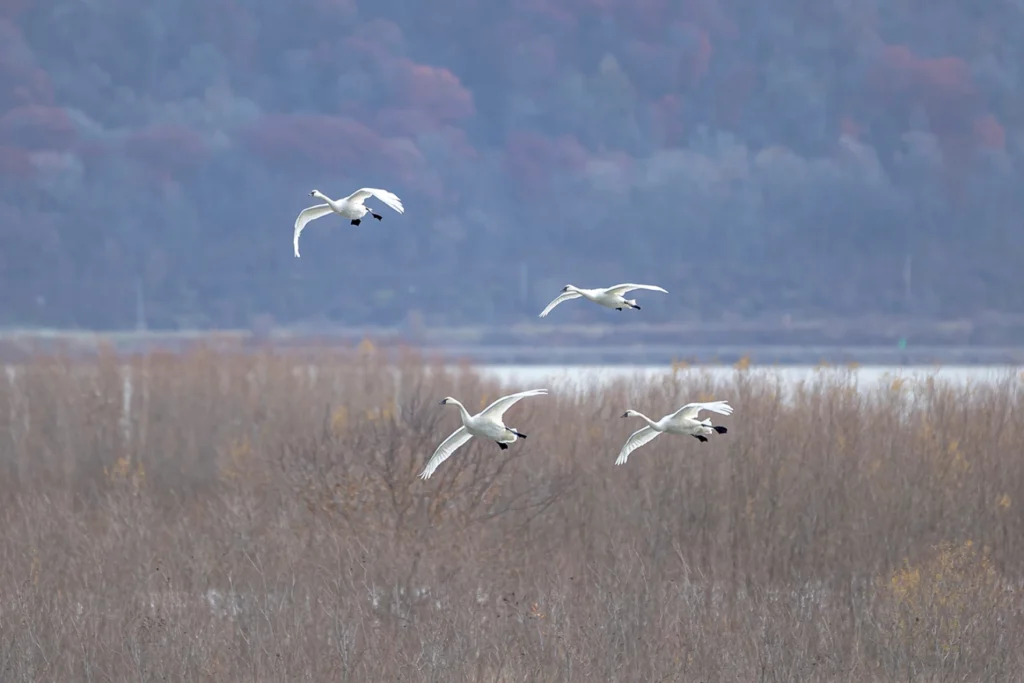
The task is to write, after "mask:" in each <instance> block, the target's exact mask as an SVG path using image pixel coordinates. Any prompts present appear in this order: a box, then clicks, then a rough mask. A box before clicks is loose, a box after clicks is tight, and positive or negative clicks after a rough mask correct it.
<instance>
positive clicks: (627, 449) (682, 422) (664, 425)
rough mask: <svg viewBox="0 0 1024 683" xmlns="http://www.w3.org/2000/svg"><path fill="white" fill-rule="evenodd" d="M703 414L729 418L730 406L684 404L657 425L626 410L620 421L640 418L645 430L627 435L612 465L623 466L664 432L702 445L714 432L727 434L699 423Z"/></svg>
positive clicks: (723, 402)
mask: <svg viewBox="0 0 1024 683" xmlns="http://www.w3.org/2000/svg"><path fill="white" fill-rule="evenodd" d="M702 410H707V411H709V412H712V413H718V414H719V415H732V406H731V405H729V402H728V401H712V402H710V403H687V404H686V405H685V406H683V407H682V408H680V409H679V410H677V411H676V412H674V413H672V414H671V415H666V416H665V417H663V418H661V419H660V420H658V421H657V422H654V421H653V420H651V418H649V417H647V416H646V415H644V414H643V413H638V412H637V411H635V410H627V411H626V412H625V413H623V414H622V417H642V418H643V419H644V421H645V422H646V423H647V426H646V427H641V428H640V429H638V430H636V431H635V432H633V433H632V434H630V436H629V438H628V439H627V440H626V443H625V445H624V446H623V447H622V450H621V451H619V457H618V458H616V459H615V464H616V465H624V464H625V463H626V459H627V458H629V454H630V453H632V452H633V451H635V450H636V449H638V448H640V447H641V446H643V445H644V444H646V443H647V442H649V441H651V440H652V439H654V437H656V436H658V435H659V434H662V433H664V432H668V433H669V434H689V435H690V436H692V437H694V438H695V439H697V440H699V441H701V442H702V443H703V442H705V441H707V440H708V436H710V435H711V434H713V433H715V432H718V433H719V434H725V433H726V432H727V431H729V430H728V429H726V428H725V427H722V426H715V427H712V426H711V419H710V418H706V419H704V420H698V419H697V413H699V412H700V411H702Z"/></svg>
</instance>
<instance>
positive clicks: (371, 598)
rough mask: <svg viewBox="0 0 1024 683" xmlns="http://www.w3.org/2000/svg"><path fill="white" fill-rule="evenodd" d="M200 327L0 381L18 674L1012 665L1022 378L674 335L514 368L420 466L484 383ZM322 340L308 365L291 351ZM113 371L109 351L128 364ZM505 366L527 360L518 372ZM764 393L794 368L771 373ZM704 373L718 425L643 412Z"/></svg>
mask: <svg viewBox="0 0 1024 683" xmlns="http://www.w3.org/2000/svg"><path fill="white" fill-rule="evenodd" d="M360 353H361V355H360V357H359V358H358V359H357V360H355V361H353V360H351V359H348V358H342V357H340V356H337V355H334V354H332V353H331V352H330V351H328V350H324V351H318V352H313V353H310V354H306V355H297V354H296V355H280V354H275V353H274V352H273V351H271V350H268V351H266V352H263V353H250V354H241V353H237V354H236V353H230V352H223V351H212V350H202V349H200V350H197V351H194V352H191V353H189V354H188V355H182V356H178V355H163V354H159V353H153V354H150V355H145V356H138V357H118V356H116V355H114V354H113V353H110V352H108V353H104V354H102V355H101V356H100V357H99V358H98V359H95V360H90V361H80V362H71V361H69V360H67V359H65V358H61V357H59V356H58V357H36V358H34V359H33V360H31V361H30V362H27V363H26V364H24V365H22V366H20V367H19V368H18V370H17V372H16V373H15V374H14V376H13V379H8V380H7V381H0V421H2V424H0V426H2V429H0V439H2V441H0V444H2V454H3V457H2V460H0V467H2V470H0V471H2V474H3V476H2V477H0V523H2V526H3V529H4V532H3V536H2V539H0V643H2V645H0V669H2V670H3V672H4V674H3V679H4V680H9V681H27V680H33V681H37V680H38V681H44V680H45V681H53V680H67V681H70V680H75V681H219V682H224V681H283V680H307V681H327V680H332V681H333V680H352V681H384V680H388V681H584V680H600V681H658V680H673V681H708V680H737V681H739V680H742V681H787V682H788V681H795V680H800V681H883V680H901V681H917V680H920V681H945V680H949V681H953V680H957V681H959V680H972V681H984V680H1006V679H1007V678H1010V677H1012V675H1014V674H1016V673H1017V672H1019V671H1021V670H1022V669H1024V621H1022V618H1021V614H1022V604H1021V593H1020V590H1021V586H1022V582H1021V579H1022V573H1024V545H1022V543H1024V524H1022V520H1024V517H1022V510H1024V507H1022V505H1024V410H1022V405H1021V400H1022V399H1021V394H1020V392H1019V387H1020V385H1021V379H1020V378H1019V377H1018V376H1016V375H1014V374H1013V373H1008V374H1007V376H1006V377H1005V379H1004V380H1003V381H1001V382H999V383H995V384H985V385H980V386H967V387H958V386H953V385H945V384H941V383H937V382H935V381H932V380H925V381H921V382H916V383H914V382H908V381H905V380H894V381H893V382H892V383H891V384H882V385H879V386H877V387H857V386H856V385H855V378H854V376H853V375H852V374H851V373H849V372H844V371H842V370H839V371H835V370H823V371H822V372H820V373H818V374H817V375H816V377H815V378H814V379H813V380H812V381H809V382H806V383H804V384H802V385H800V386H799V387H797V388H796V389H795V390H793V391H789V392H783V387H782V386H781V385H780V383H779V382H778V381H776V380H773V379H772V378H771V377H765V376H758V375H755V374H753V373H752V372H751V371H749V370H748V369H743V368H741V369H738V370H737V371H736V373H735V375H733V376H732V377H731V378H730V379H728V380H727V381H723V380H721V379H715V378H713V377H712V376H711V375H710V374H705V373H702V372H701V371H700V369H699V368H677V369H676V370H675V371H674V372H673V373H672V374H667V375H666V377H665V379H664V380H663V381H660V382H654V383H650V382H648V383H644V384H640V383H639V382H625V381H622V382H617V383H614V384H611V385H608V386H604V387H600V388H596V389H591V390H588V391H584V392H580V393H575V392H569V391H567V390H560V387H559V386H557V385H555V386H551V387H549V388H550V389H551V394H550V395H549V396H546V397H539V398H535V399H530V400H526V401H523V402H521V403H519V404H518V405H516V406H515V407H514V408H513V409H512V410H510V411H509V413H508V414H507V415H506V418H507V420H508V422H509V424H512V425H514V426H516V427H518V428H519V429H521V430H522V431H524V432H525V433H527V434H528V435H529V438H528V439H526V440H521V441H519V442H517V443H516V444H515V445H514V446H513V447H512V448H511V449H509V450H508V451H505V452H501V451H499V450H498V449H497V447H496V446H495V445H494V444H490V443H481V442H479V441H478V440H474V441H472V442H470V443H469V444H468V445H467V446H465V447H464V448H463V449H462V450H460V451H459V452H458V453H457V454H456V455H455V456H453V457H452V458H451V459H449V460H448V461H447V462H445V463H444V465H442V467H441V468H440V469H439V470H438V471H437V473H436V474H435V475H434V477H433V478H431V479H430V480H429V481H426V482H423V481H421V480H419V479H418V478H417V477H416V474H417V473H418V472H419V471H420V469H421V468H422V466H423V464H424V463H425V461H426V459H427V458H428V457H429V456H430V454H431V453H432V452H433V449H434V448H435V447H436V445H437V444H438V443H440V441H441V440H442V439H444V438H445V437H446V436H447V435H448V434H449V433H450V432H451V431H452V430H454V429H455V427H456V426H457V425H458V417H457V414H456V412H455V411H454V410H452V409H450V408H445V407H442V406H439V405H437V403H438V401H439V400H440V398H442V397H444V396H446V395H449V394H450V395H455V396H458V397H459V398H461V399H463V400H464V401H465V402H466V403H467V406H468V407H470V408H471V409H472V408H474V407H478V408H482V407H483V406H484V405H486V403H488V402H489V401H491V400H493V399H494V398H496V397H497V396H498V395H500V392H501V390H502V387H499V386H497V385H495V384H493V383H491V382H488V381H485V380H483V379H481V377H480V376H478V375H476V374H475V373H474V372H473V371H472V368H469V367H462V368H460V369H458V370H455V371H452V370H446V369H445V367H444V366H442V365H441V364H440V363H437V362H431V361H429V360H426V359H422V358H419V357H417V356H416V355H415V354H414V353H411V352H410V353H407V354H406V355H405V356H404V357H403V358H401V359H400V360H399V361H398V362H397V364H394V365H386V364H385V363H384V361H383V360H382V359H381V358H379V357H378V356H377V354H376V352H375V351H374V349H373V348H372V346H370V345H365V346H364V347H363V348H362V349H361V351H360ZM310 364H312V365H313V366H314V367H315V368H316V370H315V372H311V371H310V370H309V369H308V366H309V365H310ZM125 373H128V375H130V378H131V391H130V394H129V393H126V391H125V381H124V376H125ZM512 388H514V389H517V390H518V389H525V388H531V387H525V386H523V387H518V386H517V387H512ZM784 394H785V395H784ZM712 398H714V399H728V400H729V401H730V402H731V403H732V404H733V405H734V406H735V408H736V413H735V414H734V415H733V416H731V417H725V418H720V417H717V416H716V423H719V422H720V423H722V424H725V425H727V426H728V427H729V428H730V430H729V433H728V434H726V435H723V436H721V437H717V438H712V439H711V440H710V441H709V443H707V444H700V443H698V442H697V441H696V440H692V439H686V438H683V437H672V436H666V437H662V438H659V439H656V440H655V441H653V442H651V443H650V444H649V445H648V446H646V447H644V448H643V449H642V450H639V451H637V452H636V453H634V454H633V456H632V457H631V458H630V460H629V463H628V464H627V465H626V466H624V467H616V466H614V465H613V462H614V460H615V456H616V454H617V452H618V449H619V447H620V446H621V445H622V443H623V442H624V441H625V439H626V437H627V436H628V435H629V434H630V433H631V432H632V431H633V430H634V429H636V428H638V426H639V425H638V424H637V423H636V422H635V421H633V420H623V419H619V416H620V415H621V414H622V412H623V411H624V410H625V409H626V408H635V409H637V410H641V411H643V412H645V413H647V414H649V415H651V416H653V417H655V418H657V417H660V416H661V415H662V414H664V413H667V412H669V411H671V410H674V409H675V408H677V407H678V406H679V405H681V404H682V403H685V402H688V401H691V400H700V399H705V400H706V399H712Z"/></svg>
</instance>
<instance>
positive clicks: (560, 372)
mask: <svg viewBox="0 0 1024 683" xmlns="http://www.w3.org/2000/svg"><path fill="white" fill-rule="evenodd" d="M835 369H839V370H841V371H843V372H850V373H851V374H852V375H853V378H854V380H855V381H856V383H857V386H858V387H860V388H861V389H862V390H868V391H870V390H872V389H874V388H876V387H878V386H879V383H881V382H886V383H890V382H892V381H893V380H894V379H896V378H903V379H907V380H921V379H926V378H928V377H933V378H935V380H936V381H946V382H950V383H952V384H954V385H965V384H967V383H968V382H970V383H971V384H985V383H993V382H999V381H1004V380H1006V378H1007V377H1008V376H1012V375H1016V376H1017V377H1019V378H1020V379H1021V380H1022V381H1024V372H1022V367H1020V366H1014V365H946V366H941V367H940V366H936V367H920V366H902V365H866V366H859V367H855V368H847V367H845V366H840V367H839V368H827V367H826V368H821V367H818V366H812V365H798V366H793V365H787V366H778V367H775V366H758V365H752V366H750V368H749V369H748V370H747V372H748V373H750V374H751V375H755V376H756V375H767V376H769V377H772V378H777V379H779V380H781V384H782V385H783V386H784V387H793V386H795V385H796V384H797V383H798V382H800V381H802V380H808V379H811V378H813V377H814V376H815V374H816V373H821V372H828V371H829V370H835ZM479 371H480V372H481V374H484V375H487V376H489V377H491V378H494V379H496V380H498V381H499V382H500V383H501V384H502V385H503V386H507V387H509V388H519V389H523V388H527V387H544V386H559V387H565V388H568V387H570V386H571V387H576V388H579V389H584V388H588V387H594V386H600V385H602V384H606V383H608V382H612V381H615V380H618V379H639V378H644V379H655V378H659V377H665V376H666V375H671V374H672V368H671V367H668V366H665V365H658V366H650V365H637V366H629V365H575V366H563V365H484V366H480V368H479ZM690 372H692V373H700V374H706V375H709V376H710V377H711V378H712V379H714V380H728V379H730V378H732V377H734V376H735V373H736V369H735V368H734V367H733V366H731V365H699V366H691V367H689V368H683V369H680V370H679V371H678V374H679V376H685V373H690Z"/></svg>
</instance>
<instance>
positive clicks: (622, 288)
mask: <svg viewBox="0 0 1024 683" xmlns="http://www.w3.org/2000/svg"><path fill="white" fill-rule="evenodd" d="M634 289H647V290H650V291H652V292H662V293H664V294H668V292H666V291H665V290H664V289H662V288H661V287H656V286H654V285H634V284H624V285H615V286H614V287H608V288H607V289H600V288H598V289H580V288H579V287H576V286H575V285H566V286H565V287H563V288H562V293H561V294H559V295H558V296H556V297H555V299H554V301H552V302H551V303H549V304H548V306H547V308H545V309H544V310H543V311H541V312H540V315H539V316H538V317H540V318H543V317H545V316H547V314H548V313H550V312H551V309H552V308H554V307H555V306H557V305H558V304H560V303H562V302H563V301H568V300H569V299H578V298H580V297H581V296H582V297H583V298H585V299H589V300H590V301H593V302H594V303H595V304H601V305H602V306H604V307H606V308H614V309H615V310H616V311H621V310H622V309H624V308H635V309H636V310H638V311H639V310H640V307H639V306H637V304H636V299H626V298H625V297H623V296H622V295H623V294H625V293H626V292H630V291H632V290H634Z"/></svg>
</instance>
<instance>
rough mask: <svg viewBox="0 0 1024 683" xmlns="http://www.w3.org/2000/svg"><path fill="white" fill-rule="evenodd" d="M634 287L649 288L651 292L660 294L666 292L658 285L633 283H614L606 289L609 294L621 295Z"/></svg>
mask: <svg viewBox="0 0 1024 683" xmlns="http://www.w3.org/2000/svg"><path fill="white" fill-rule="evenodd" d="M634 289H649V290H650V291H652V292H661V293H662V294H668V292H667V291H666V290H664V289H662V288H661V287H658V286H657V285H634V284H631V283H630V284H624V285H615V286H614V287H609V288H608V289H607V290H606V291H607V292H608V293H609V294H619V295H621V294H625V293H626V292H631V291H633V290H634Z"/></svg>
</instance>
